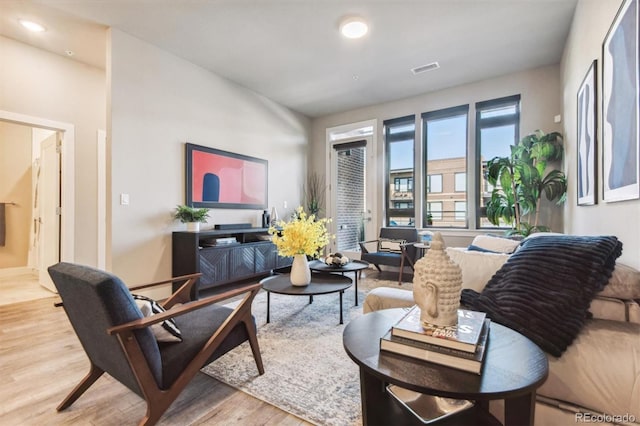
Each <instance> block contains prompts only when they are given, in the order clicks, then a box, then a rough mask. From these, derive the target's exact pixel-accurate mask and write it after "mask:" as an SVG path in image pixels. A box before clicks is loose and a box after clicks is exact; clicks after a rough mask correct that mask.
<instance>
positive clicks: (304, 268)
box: [289, 254, 311, 287]
mask: <svg viewBox="0 0 640 426" xmlns="http://www.w3.org/2000/svg"><path fill="white" fill-rule="evenodd" d="M289 276H290V279H291V285H296V286H300V287H302V286H305V285H309V283H310V282H311V269H309V262H308V261H307V256H306V255H304V254H295V255H293V264H292V265H291V274H290V275H289Z"/></svg>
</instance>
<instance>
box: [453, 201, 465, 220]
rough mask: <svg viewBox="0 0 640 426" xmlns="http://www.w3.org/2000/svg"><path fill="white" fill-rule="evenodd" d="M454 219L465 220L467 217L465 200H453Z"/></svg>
mask: <svg viewBox="0 0 640 426" xmlns="http://www.w3.org/2000/svg"><path fill="white" fill-rule="evenodd" d="M454 209H455V213H454V219H455V220H466V219H467V202H466V201H454Z"/></svg>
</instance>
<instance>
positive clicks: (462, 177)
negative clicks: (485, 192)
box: [454, 172, 467, 192]
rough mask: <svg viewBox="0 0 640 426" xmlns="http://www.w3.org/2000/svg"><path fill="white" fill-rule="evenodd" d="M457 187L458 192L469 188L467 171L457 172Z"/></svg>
mask: <svg viewBox="0 0 640 426" xmlns="http://www.w3.org/2000/svg"><path fill="white" fill-rule="evenodd" d="M454 186H455V189H454V191H456V192H465V191H466V190H467V172H458V173H456V174H455V184H454Z"/></svg>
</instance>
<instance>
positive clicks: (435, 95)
mask: <svg viewBox="0 0 640 426" xmlns="http://www.w3.org/2000/svg"><path fill="white" fill-rule="evenodd" d="M440 71H441V70H438V71H436V72H440ZM442 72H446V71H444V70H442ZM516 94H520V95H521V106H522V112H521V119H520V136H524V135H526V134H528V133H531V132H533V131H534V130H536V129H541V130H543V131H545V132H551V131H560V130H561V125H560V124H557V123H554V116H556V115H558V114H560V112H561V88H560V70H559V66H558V65H552V66H546V67H541V68H536V69H533V70H528V71H524V72H519V73H514V74H509V75H505V76H502V77H498V78H493V79H489V80H483V81H479V82H476V83H471V84H465V85H461V86H456V87H452V88H449V89H444V90H440V91H437V92H432V93H426V94H422V95H419V96H415V97H412V98H408V99H403V100H400V101H395V102H387V103H383V104H379V105H374V106H371V107H366V108H360V109H356V110H352V111H347V112H343V113H339V114H333V115H329V116H326V117H321V118H317V119H314V120H313V121H312V125H311V130H312V133H311V135H312V151H311V156H310V168H312V169H313V170H316V171H318V172H319V173H324V170H325V145H326V141H325V129H326V128H327V127H333V126H338V125H342V124H349V123H353V122H358V121H364V120H369V119H373V118H377V119H378V129H377V132H378V140H379V141H384V138H383V134H382V123H383V121H384V120H387V119H391V118H396V117H403V116H406V115H411V114H414V115H416V116H418V117H419V116H420V114H421V113H423V112H428V111H435V110H439V109H443V108H448V107H454V106H458V105H463V104H469V105H470V111H469V133H470V137H471V138H472V139H473V138H475V130H474V129H475V127H474V123H475V110H474V105H475V103H476V102H480V101H486V100H490V99H495V98H500V97H504V96H510V95H516ZM383 148H384V143H382V142H381V143H379V144H378V152H377V159H378V164H377V173H378V178H377V183H376V184H377V187H378V192H379V195H378V200H379V203H378V204H379V205H378V206H377V207H376V208H377V209H378V211H380V212H381V211H382V209H383V205H382V203H383V202H384V197H383V194H384V184H383V183H384V163H383V159H384V153H383ZM416 155H418V153H416ZM470 190H471V188H470ZM471 195H472V197H473V195H474V194H471ZM379 219H380V221H382V220H383V218H382V216H381V215H380V216H379ZM541 223H543V224H545V225H547V226H550V227H551V228H552V229H553V230H556V231H560V230H562V213H561V211H559V210H555V212H554V214H552V215H551V217H550V218H549V217H548V216H547V215H544V214H543V215H542V217H541ZM379 226H380V223H379V224H378V227H379ZM467 240H468V237H467ZM467 240H460V239H456V238H454V237H453V236H450V237H449V238H448V239H447V244H450V245H466V244H465V242H466V241H467Z"/></svg>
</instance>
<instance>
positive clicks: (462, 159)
mask: <svg viewBox="0 0 640 426" xmlns="http://www.w3.org/2000/svg"><path fill="white" fill-rule="evenodd" d="M470 108H472V109H474V110H475V111H471V113H472V114H473V113H475V132H471V134H469V133H470V132H469V127H468V126H469V114H470V111H469V110H470ZM421 119H422V136H421V139H422V140H421V141H416V136H415V135H416V127H415V126H416V124H415V121H416V117H415V116H413V115H411V116H406V117H401V118H396V119H392V120H387V121H385V122H384V130H383V133H384V137H385V149H386V158H385V161H386V163H385V164H386V169H385V190H384V192H385V195H386V198H385V205H386V226H413V224H414V223H415V224H416V226H420V227H427V226H434V227H439V228H445V227H446V228H467V227H472V228H473V229H480V228H489V227H494V226H493V225H491V224H490V223H489V221H488V220H487V219H486V213H485V209H484V206H485V205H486V202H487V200H488V199H490V197H491V192H492V190H493V188H491V185H489V184H488V182H487V181H486V179H485V169H486V164H487V161H489V160H490V159H492V158H494V157H496V156H499V157H503V156H508V155H509V154H510V152H511V148H510V146H511V145H514V144H516V143H517V141H518V139H519V133H520V95H513V96H508V97H504V98H498V99H492V100H487V101H483V102H478V103H476V104H474V105H460V106H457V107H452V108H446V109H441V110H437V111H430V112H424V113H422V114H421ZM418 143H421V144H422V148H423V149H422V152H423V157H422V158H420V159H416V158H415V147H416V146H417V144H418ZM418 146H419V145H418ZM416 188H418V192H416ZM474 218H475V220H473V219H474ZM470 219H471V220H470Z"/></svg>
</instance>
